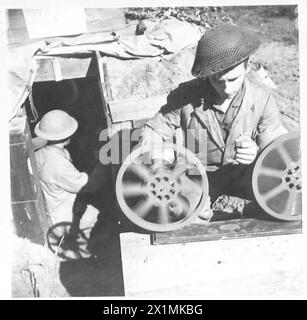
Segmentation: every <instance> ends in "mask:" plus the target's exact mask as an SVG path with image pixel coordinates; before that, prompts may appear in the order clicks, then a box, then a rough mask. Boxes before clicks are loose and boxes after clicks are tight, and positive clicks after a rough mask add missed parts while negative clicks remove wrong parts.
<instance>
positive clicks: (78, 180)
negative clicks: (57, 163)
mask: <svg viewBox="0 0 307 320" xmlns="http://www.w3.org/2000/svg"><path fill="white" fill-rule="evenodd" d="M87 181H88V175H87V174H86V173H85V172H80V171H78V170H77V169H76V168H75V166H74V165H73V164H72V163H71V162H70V161H69V160H67V161H65V162H64V161H63V163H62V164H61V174H60V175H59V177H58V179H57V183H58V185H59V187H61V188H62V189H63V190H65V191H67V192H71V193H78V192H79V191H80V189H81V188H82V187H83V186H84V185H85V184H86V183H87Z"/></svg>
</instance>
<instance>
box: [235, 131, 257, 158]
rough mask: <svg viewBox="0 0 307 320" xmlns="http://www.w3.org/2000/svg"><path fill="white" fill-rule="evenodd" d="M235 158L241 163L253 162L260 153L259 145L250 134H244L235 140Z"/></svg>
mask: <svg viewBox="0 0 307 320" xmlns="http://www.w3.org/2000/svg"><path fill="white" fill-rule="evenodd" d="M235 146H236V155H235V160H236V161H237V162H238V163H240V164H251V163H252V162H253V161H254V160H255V158H256V156H257V153H258V146H257V144H256V142H255V141H253V140H252V138H251V137H250V136H247V135H243V136H241V137H239V138H238V139H237V140H236V141H235Z"/></svg>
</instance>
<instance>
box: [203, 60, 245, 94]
mask: <svg viewBox="0 0 307 320" xmlns="http://www.w3.org/2000/svg"><path fill="white" fill-rule="evenodd" d="M248 69H249V63H248V62H242V63H240V64H239V65H237V66H235V67H233V68H231V69H227V70H226V71H223V72H220V73H217V74H214V75H211V76H209V81H210V83H211V85H212V86H213V88H214V89H215V90H216V92H217V93H218V94H219V96H220V97H221V98H231V97H233V96H234V95H235V94H236V93H237V92H238V90H239V89H240V88H241V86H242V84H243V81H244V79H245V76H246V74H247V72H248Z"/></svg>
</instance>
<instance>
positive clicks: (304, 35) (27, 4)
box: [0, 0, 307, 300]
mask: <svg viewBox="0 0 307 320" xmlns="http://www.w3.org/2000/svg"><path fill="white" fill-rule="evenodd" d="M204 5H205V6H210V5H211V6H234V5H238V6H239V5H299V11H298V12H299V46H300V48H299V50H300V112H301V134H302V139H301V141H302V143H301V150H302V164H303V184H304V185H305V181H306V179H305V177H306V168H305V164H306V163H307V162H306V161H305V160H306V152H307V151H306V142H305V138H306V129H307V126H306V125H305V123H306V122H305V121H306V116H307V115H306V112H307V111H306V107H307V98H306V95H307V87H306V84H307V74H306V72H307V62H306V57H307V43H306V41H307V29H306V26H307V24H306V22H305V21H306V17H307V1H304V0H297V1H293V0H279V1H272V0H271V1H250V0H249V1H248V0H245V1H244V3H242V0H241V1H225V0H224V1H222V0H206V1H204V0H178V1H174V0H173V1H170V0H126V1H123V0H117V1H110V0H107V1H106V0H103V1H102V0H100V1H99V0H65V2H64V1H63V0H53V1H42V0H1V3H0V34H1V33H2V32H3V30H4V28H3V26H4V24H3V22H4V16H3V12H1V9H5V8H41V7H53V6H57V7H86V8H99V7H129V6H130V7H131V6H133V7H147V6H148V7H151V6H152V7H157V6H204ZM0 39H3V37H2V36H1V37H0ZM0 49H2V50H1V52H3V43H0ZM3 59H4V56H3V54H2V53H1V61H2V72H1V76H0V77H1V78H0V80H2V82H3V81H4V80H5V79H3V77H4V75H5V72H3V71H5V70H3V68H5V65H6V64H5V63H4V62H3ZM1 92H3V91H2V90H1ZM1 105H2V109H1V110H2V115H1V117H0V118H1V121H3V124H2V123H1V125H0V130H1V137H2V138H1V139H0V143H1V145H0V147H1V154H0V161H1V163H0V164H1V168H2V172H1V189H0V191H1V200H2V201H1V212H0V237H1V238H0V243H1V244H2V249H1V263H0V275H1V279H0V284H1V285H0V290H1V291H0V298H9V297H10V295H11V288H10V272H11V270H10V248H9V245H8V243H9V242H10V241H9V238H10V232H9V227H10V223H9V222H10V220H9V215H7V216H5V214H6V213H8V212H11V208H10V187H9V186H10V182H9V153H8V125H7V121H6V120H7V119H8V117H7V114H6V112H7V110H5V106H6V103H5V98H3V97H1ZM3 112H4V113H3ZM303 190H304V189H303ZM305 200H306V192H304V191H303V206H304V209H305V207H306V206H305V204H306V203H307V202H306V201H305ZM305 210H306V209H305ZM303 223H304V226H305V223H306V214H305V212H304V215H303ZM304 229H305V228H304ZM304 245H305V247H306V232H304ZM306 249H307V248H306ZM306 249H305V250H304V252H301V255H303V256H304V257H305V260H304V265H305V291H304V298H306V297H307V285H306V284H307V281H306V280H307V276H306V266H307V255H306V252H307V250H306ZM5 257H8V258H5ZM242 298H244V297H242ZM245 298H246V297H245ZM259 298H265V297H259ZM289 298H290V299H291V297H289ZM59 299H60V298H59ZM71 299H73V300H79V299H78V298H71ZM80 299H82V298H80ZM89 299H92V300H101V299H108V298H103V297H102V298H89ZM112 299H114V300H122V299H123V298H120V297H119V298H116V297H114V298H112ZM129 299H131V298H129ZM170 299H171V297H170Z"/></svg>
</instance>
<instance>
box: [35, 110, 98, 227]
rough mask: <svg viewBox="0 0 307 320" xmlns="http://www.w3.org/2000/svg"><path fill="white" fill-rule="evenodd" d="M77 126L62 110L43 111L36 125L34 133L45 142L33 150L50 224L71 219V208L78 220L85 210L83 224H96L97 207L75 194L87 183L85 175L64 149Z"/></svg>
mask: <svg viewBox="0 0 307 320" xmlns="http://www.w3.org/2000/svg"><path fill="white" fill-rule="evenodd" d="M77 128H78V122H77V121H76V120H75V119H74V118H73V117H71V116H69V115H68V114H67V113H66V112H65V111H62V110H52V111H50V112H48V113H46V114H45V115H44V116H43V118H42V119H41V121H40V122H39V123H37V125H36V126H35V133H36V135H37V136H38V137H40V138H42V139H46V140H47V141H48V143H47V145H46V146H45V147H43V148H41V149H39V150H38V151H36V152H35V156H36V160H37V165H38V171H39V177H40V181H41V185H42V190H43V195H44V198H45V207H46V211H47V214H48V216H49V218H50V220H51V222H52V224H57V223H61V222H71V221H72V219H73V211H75V212H74V215H77V216H80V219H81V217H82V215H83V213H84V211H85V210H86V212H85V215H84V220H83V221H82V226H83V227H85V226H87V227H89V226H91V225H93V224H94V223H95V221H96V217H97V214H98V210H96V209H95V208H94V207H92V206H90V205H89V206H88V207H87V208H86V205H83V204H82V205H79V203H78V202H76V199H77V194H78V193H79V192H80V191H81V190H82V188H83V187H84V186H85V185H86V184H87V183H88V175H87V174H86V173H85V172H80V171H79V170H78V169H77V168H76V167H75V166H74V165H73V164H72V162H71V159H70V154H69V152H68V150H67V149H66V146H67V145H68V144H69V142H70V137H71V136H72V135H73V134H74V133H75V132H76V130H77ZM80 203H81V202H80ZM80 210H81V212H79V211H80Z"/></svg>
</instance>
